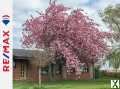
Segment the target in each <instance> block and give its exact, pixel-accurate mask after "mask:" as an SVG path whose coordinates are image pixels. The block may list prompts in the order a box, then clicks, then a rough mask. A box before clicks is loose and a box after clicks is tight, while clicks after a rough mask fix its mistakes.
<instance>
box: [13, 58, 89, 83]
mask: <svg viewBox="0 0 120 89" xmlns="http://www.w3.org/2000/svg"><path fill="white" fill-rule="evenodd" d="M21 63H24V64H25V65H26V66H27V70H26V80H30V81H38V79H39V78H38V77H39V76H38V74H39V73H38V68H37V67H36V66H34V65H33V64H30V63H29V61H28V60H16V61H15V68H14V70H13V80H24V79H21V77H20V74H21V73H20V71H21ZM62 71H63V74H62V75H60V74H56V75H55V76H54V79H55V80H75V79H77V77H78V76H76V75H75V73H71V74H69V75H68V74H67V73H66V71H65V70H64V69H63V70H62ZM80 79H90V73H89V72H83V73H82V74H81V75H80ZM48 80H49V76H48V75H42V81H48Z"/></svg>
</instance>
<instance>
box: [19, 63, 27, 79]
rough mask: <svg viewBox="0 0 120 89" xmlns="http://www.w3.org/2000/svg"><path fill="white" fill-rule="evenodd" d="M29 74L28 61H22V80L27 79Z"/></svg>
mask: <svg viewBox="0 0 120 89" xmlns="http://www.w3.org/2000/svg"><path fill="white" fill-rule="evenodd" d="M26 75H27V65H26V63H24V62H22V63H21V65H20V80H26Z"/></svg>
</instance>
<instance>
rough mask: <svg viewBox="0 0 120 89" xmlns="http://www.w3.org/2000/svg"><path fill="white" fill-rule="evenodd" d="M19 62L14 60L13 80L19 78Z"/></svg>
mask: <svg viewBox="0 0 120 89" xmlns="http://www.w3.org/2000/svg"><path fill="white" fill-rule="evenodd" d="M20 64H21V63H20V62H19V61H15V66H14V68H13V80H20Z"/></svg>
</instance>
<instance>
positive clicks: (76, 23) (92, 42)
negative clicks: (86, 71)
mask: <svg viewBox="0 0 120 89" xmlns="http://www.w3.org/2000/svg"><path fill="white" fill-rule="evenodd" d="M38 13H39V15H38V16H37V17H32V18H31V19H28V20H26V22H25V23H24V25H23V26H24V29H23V38H22V40H23V45H24V46H27V47H31V46H32V45H34V46H35V47H36V48H43V49H45V48H49V49H51V50H54V52H55V53H61V54H63V56H64V57H65V59H66V67H67V68H75V71H76V73H78V74H79V73H80V71H79V70H80V69H79V66H80V62H84V63H95V62H97V61H98V59H99V58H100V57H102V56H103V55H105V53H106V52H108V50H109V49H108V47H107V45H106V42H105V41H104V40H105V39H106V38H109V37H110V36H111V35H110V33H107V32H101V31H100V30H99V26H98V24H96V23H95V22H94V21H93V20H92V19H90V18H89V17H88V16H87V15H86V14H85V13H84V11H83V10H82V9H76V10H71V9H70V8H68V7H65V6H64V5H62V4H56V3H55V2H52V3H50V4H49V6H48V8H47V9H46V10H45V11H44V12H38Z"/></svg>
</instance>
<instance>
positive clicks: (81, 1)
mask: <svg viewBox="0 0 120 89" xmlns="http://www.w3.org/2000/svg"><path fill="white" fill-rule="evenodd" d="M57 1H58V3H62V4H64V5H65V6H68V7H71V8H82V9H84V11H85V12H86V13H87V14H88V16H90V17H91V18H93V19H94V20H95V21H96V22H97V23H98V24H99V25H100V28H101V30H108V29H107V27H106V26H105V25H104V23H103V22H102V21H101V18H100V17H99V15H98V12H99V11H100V10H103V9H104V8H105V7H106V6H108V5H111V4H117V3H120V0H57ZM48 4H49V0H14V19H13V22H14V24H15V28H14V30H13V42H14V43H13V46H14V48H21V47H22V46H21V45H22V44H21V41H20V39H21V37H22V34H21V31H22V24H23V23H24V21H25V20H26V19H27V18H29V17H30V15H31V14H32V15H33V16H36V15H37V14H36V12H35V11H36V10H39V11H43V10H45V9H46V8H47V6H48Z"/></svg>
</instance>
